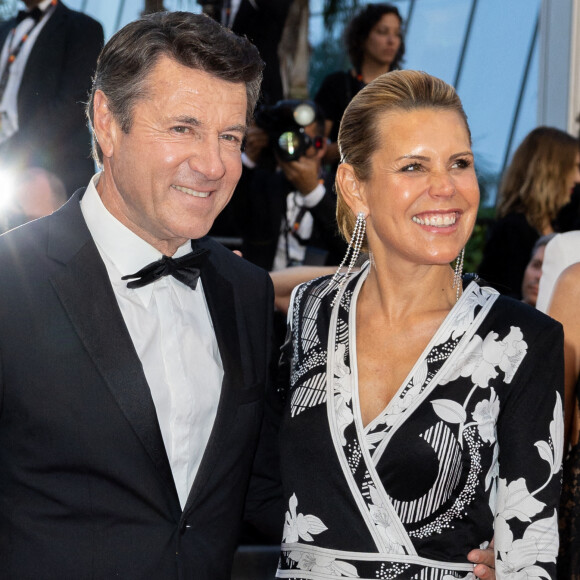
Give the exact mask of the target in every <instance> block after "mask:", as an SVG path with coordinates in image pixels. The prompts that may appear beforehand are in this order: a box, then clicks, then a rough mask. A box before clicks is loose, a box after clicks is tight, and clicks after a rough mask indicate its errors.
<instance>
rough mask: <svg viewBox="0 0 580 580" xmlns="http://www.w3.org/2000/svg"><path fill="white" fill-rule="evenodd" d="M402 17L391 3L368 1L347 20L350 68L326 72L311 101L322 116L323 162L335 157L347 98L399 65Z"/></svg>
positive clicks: (345, 37) (346, 34) (401, 42)
mask: <svg viewBox="0 0 580 580" xmlns="http://www.w3.org/2000/svg"><path fill="white" fill-rule="evenodd" d="M402 28H403V19H402V18H401V14H400V13H399V11H398V9H397V8H396V7H395V6H392V5H391V4H368V5H367V6H365V7H364V8H362V9H361V11H360V12H359V13H358V14H357V15H356V16H355V17H354V18H353V19H352V20H351V21H350V23H349V24H348V26H347V28H346V30H345V34H344V39H345V44H346V47H347V50H348V56H349V58H350V62H351V64H352V68H351V69H350V70H348V71H338V72H334V73H332V74H330V75H328V76H327V77H326V78H325V79H324V80H323V81H322V85H321V86H320V89H319V90H318V92H317V93H316V96H315V97H314V100H315V101H316V103H318V104H319V105H320V106H321V107H322V109H323V111H324V113H325V116H326V119H327V121H326V136H327V137H328V138H329V139H330V143H329V147H328V151H327V154H326V157H325V161H327V162H328V163H331V164H333V163H337V162H338V160H339V156H338V146H337V144H336V140H337V137H338V127H339V124H340V119H341V118H342V114H343V113H344V111H345V109H346V107H347V105H348V104H349V103H350V101H351V99H352V98H353V97H354V96H355V95H356V94H357V93H358V92H359V91H360V90H361V89H362V88H363V87H364V86H365V85H367V84H368V83H370V82H371V81H373V80H374V79H376V78H377V77H378V76H379V75H382V74H383V73H386V72H389V71H391V70H395V69H398V68H399V65H400V64H401V61H402V59H403V55H404V54H405V42H404V39H403V31H402Z"/></svg>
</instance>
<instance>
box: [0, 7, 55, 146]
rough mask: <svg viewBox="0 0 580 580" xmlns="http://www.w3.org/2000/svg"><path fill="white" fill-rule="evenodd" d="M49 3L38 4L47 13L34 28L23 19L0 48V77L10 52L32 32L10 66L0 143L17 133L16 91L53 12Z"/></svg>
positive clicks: (0, 106) (0, 109) (1, 108)
mask: <svg viewBox="0 0 580 580" xmlns="http://www.w3.org/2000/svg"><path fill="white" fill-rule="evenodd" d="M51 1H52V0H43V1H42V2H40V3H39V4H38V8H40V10H42V11H43V12H46V11H47V12H46V14H45V15H44V16H43V17H42V20H41V21H40V22H39V23H38V24H36V26H35V22H34V20H33V19H32V18H25V19H24V20H23V21H22V22H20V23H19V24H18V26H17V27H16V28H15V30H14V34H8V36H7V38H6V41H5V42H4V46H3V47H2V52H1V53H0V76H2V74H3V72H4V69H5V68H6V65H7V63H8V56H9V55H10V53H11V51H12V50H14V48H16V46H18V44H19V43H20V41H21V39H22V37H23V36H24V34H27V33H28V32H30V31H32V32H30V35H29V36H28V38H27V39H26V41H25V42H24V44H23V45H22V48H21V50H20V52H19V53H18V56H17V57H16V59H15V61H14V62H13V63H12V65H11V66H10V76H9V77H8V84H7V85H6V89H5V91H4V96H3V97H2V102H1V103H0V115H1V120H2V123H1V125H0V127H1V128H0V143H2V142H3V141H6V140H7V139H9V138H10V137H12V135H14V133H16V132H17V131H18V91H19V89H20V83H21V82H22V75H23V74H24V69H25V68H26V63H27V62H28V57H29V56H30V53H31V52H32V47H33V46H34V43H35V42H36V39H37V38H38V35H39V34H40V31H41V30H42V29H43V28H44V26H45V25H46V23H47V22H48V20H49V19H50V17H51V16H52V13H53V12H54V8H50V3H51Z"/></svg>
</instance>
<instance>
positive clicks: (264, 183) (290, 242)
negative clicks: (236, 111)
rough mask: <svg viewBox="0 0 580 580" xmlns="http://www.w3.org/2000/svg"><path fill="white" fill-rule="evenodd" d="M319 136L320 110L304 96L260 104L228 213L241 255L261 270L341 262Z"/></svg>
mask: <svg viewBox="0 0 580 580" xmlns="http://www.w3.org/2000/svg"><path fill="white" fill-rule="evenodd" d="M323 135H324V117H323V116H322V113H321V110H320V108H319V107H318V106H317V105H316V104H315V103H313V102H312V101H306V100H284V101H279V102H278V103H276V104H275V105H274V106H271V107H267V106H265V107H262V108H261V109H260V110H259V111H258V112H257V114H256V121H255V124H254V125H253V126H252V127H250V129H249V131H248V135H247V142H246V147H245V151H244V153H243V156H242V159H243V163H244V170H243V174H242V178H241V180H240V183H239V184H238V187H237V188H236V192H235V195H234V199H233V200H232V207H231V210H230V211H231V213H230V215H235V221H236V227H237V228H238V234H239V235H240V236H241V238H242V246H241V250H242V254H243V256H244V258H246V259H247V260H249V261H250V262H253V263H254V264H257V265H259V266H261V267H262V268H265V269H266V270H278V269H280V268H284V267H287V266H295V265H303V264H304V265H324V264H338V263H339V262H340V259H341V257H342V254H343V253H344V251H345V244H344V242H343V240H342V239H341V238H340V237H339V235H338V230H337V226H336V218H335V211H336V195H335V194H334V192H333V190H332V184H331V183H327V182H325V179H324V175H323V173H322V158H323V157H324V154H325V153H326V140H325V138H324V137H323Z"/></svg>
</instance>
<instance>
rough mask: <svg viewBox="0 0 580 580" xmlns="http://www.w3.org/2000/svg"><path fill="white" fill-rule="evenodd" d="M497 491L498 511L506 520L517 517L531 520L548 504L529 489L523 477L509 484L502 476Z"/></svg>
mask: <svg viewBox="0 0 580 580" xmlns="http://www.w3.org/2000/svg"><path fill="white" fill-rule="evenodd" d="M497 493H498V501H497V513H498V515H500V516H501V517H503V518H504V519H505V520H506V521H507V520H509V519H511V518H517V519H518V520H520V521H522V522H530V521H531V518H532V517H534V516H535V515H536V514H539V513H540V512H541V511H542V510H543V509H544V507H545V506H546V504H545V503H543V502H541V501H538V500H537V499H535V498H534V497H533V496H532V494H531V493H530V492H529V491H528V487H527V485H526V480H525V479H524V478H523V477H520V478H519V479H516V480H515V481H512V482H511V483H510V484H509V485H507V480H505V479H502V478H501V477H500V479H499V485H498V492H497Z"/></svg>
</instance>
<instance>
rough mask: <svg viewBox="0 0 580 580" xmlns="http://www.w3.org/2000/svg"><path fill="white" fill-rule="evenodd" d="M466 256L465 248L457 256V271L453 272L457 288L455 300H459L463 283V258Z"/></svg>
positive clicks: (454, 283)
mask: <svg viewBox="0 0 580 580" xmlns="http://www.w3.org/2000/svg"><path fill="white" fill-rule="evenodd" d="M464 258H465V248H463V249H462V250H461V252H459V256H457V258H455V272H454V273H453V286H452V288H455V302H457V301H458V300H459V292H460V290H461V287H462V285H463V280H462V276H463V259H464Z"/></svg>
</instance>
